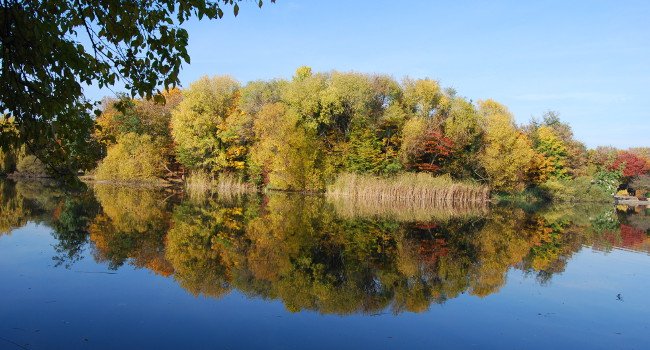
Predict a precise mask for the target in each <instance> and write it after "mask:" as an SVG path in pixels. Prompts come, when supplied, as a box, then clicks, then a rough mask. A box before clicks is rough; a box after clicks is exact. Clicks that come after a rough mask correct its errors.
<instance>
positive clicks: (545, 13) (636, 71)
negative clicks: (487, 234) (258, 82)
mask: <svg viewBox="0 0 650 350" xmlns="http://www.w3.org/2000/svg"><path fill="white" fill-rule="evenodd" d="M255 2H256V1H246V0H245V1H244V3H243V4H242V8H241V11H240V13H239V16H238V17H237V18H234V17H233V16H232V14H231V13H230V12H228V13H227V16H225V18H224V19H222V20H219V21H205V20H204V21H198V20H196V21H192V22H190V23H189V24H188V25H187V29H188V31H189V34H190V44H189V54H190V56H191V61H192V62H191V64H190V65H186V66H184V68H183V70H182V72H181V76H180V78H181V83H182V84H183V85H184V86H187V85H189V83H191V82H192V81H194V80H196V79H197V78H199V77H200V76H202V75H206V74H207V75H215V74H230V75H232V76H234V77H235V78H237V79H239V80H240V81H242V82H246V81H249V80H255V79H267V78H274V77H285V78H288V77H290V76H291V75H292V74H293V72H294V70H295V69H296V68H297V67H298V66H301V65H308V66H311V67H312V68H313V69H314V70H317V71H328V70H341V71H350V70H354V71H360V72H367V73H386V74H390V75H393V76H394V77H395V78H398V79H399V78H402V77H404V76H410V77H413V78H421V77H430V78H434V79H437V80H439V81H440V83H441V84H442V85H443V86H445V87H453V88H455V89H456V90H457V91H458V93H459V94H460V95H463V96H466V97H468V98H471V99H473V100H478V99H485V98H493V99H495V100H497V101H499V102H502V103H504V104H506V105H507V106H508V107H509V108H510V110H511V111H512V112H513V113H514V114H515V116H516V119H517V121H518V122H520V123H523V122H526V121H527V120H529V119H530V118H531V117H532V116H540V115H541V114H542V113H543V112H544V111H546V110H555V111H558V112H559V113H560V115H561V118H562V119H563V120H564V121H567V122H569V123H570V124H571V125H572V126H573V129H574V132H575V134H576V136H577V137H578V138H579V139H580V140H582V141H584V142H585V143H586V144H587V145H588V146H590V147H595V146H596V145H613V146H617V147H621V148H626V147H631V146H650V109H649V108H648V107H649V106H648V101H650V1H647V0H645V1H600V0H590V1H578V0H572V1H541V0H540V1H521V0H520V1H453V2H452V1H447V2H442V1H417V0H414V1H394V0H393V1H380V0H374V1H336V0H330V1H315V0H277V3H276V4H271V3H270V1H268V0H267V1H266V4H265V5H264V7H263V8H262V9H258V8H257V7H256V6H255Z"/></svg>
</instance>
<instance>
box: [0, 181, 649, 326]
mask: <svg viewBox="0 0 650 350" xmlns="http://www.w3.org/2000/svg"><path fill="white" fill-rule="evenodd" d="M0 193H1V195H2V197H1V198H0V237H1V235H4V234H10V233H11V231H12V230H13V229H15V228H18V227H21V226H23V225H25V224H26V223H27V222H28V221H32V222H36V223H42V224H46V225H47V226H49V227H51V228H52V230H53V235H54V236H55V238H56V241H57V244H56V247H55V248H56V252H57V255H56V256H55V257H54V260H55V262H56V264H59V265H63V266H67V267H69V266H72V265H73V264H74V263H75V262H76V261H77V260H79V259H80V258H81V257H83V256H84V254H85V252H86V250H88V249H89V250H90V253H91V254H92V256H93V258H94V259H95V260H96V261H97V262H100V263H105V264H107V265H108V266H109V267H110V268H111V269H118V268H119V267H120V266H122V265H124V264H130V265H133V266H135V267H139V268H145V269H148V270H150V271H153V272H154V273H156V274H159V275H162V276H168V277H169V278H173V279H174V280H176V281H177V283H178V284H179V285H181V286H182V287H183V288H184V289H186V290H187V291H188V292H190V293H192V294H194V295H204V296H209V297H214V298H218V297H221V296H223V295H225V294H226V293H228V292H229V291H231V290H233V289H237V290H239V291H241V292H243V293H245V294H247V295H249V296H252V297H256V298H266V299H275V300H281V301H282V303H283V304H284V305H285V306H286V308H287V309H289V310H292V311H300V310H315V311H318V312H321V313H335V314H352V313H369V314H373V313H378V312H381V311H383V310H386V309H389V310H391V311H392V312H395V313H399V312H402V311H412V312H420V311H424V310H427V309H428V308H429V307H430V305H431V304H433V303H443V302H445V301H446V300H448V299H451V298H455V297H457V296H458V295H460V294H461V293H469V294H472V295H476V296H479V297H483V296H487V295H490V294H492V293H496V292H498V291H499V289H500V288H501V287H502V286H503V285H504V284H505V282H506V275H507V272H508V270H509V269H511V268H516V269H520V270H523V271H524V272H526V273H528V274H531V275H534V276H536V277H537V279H538V280H539V282H540V283H546V282H548V281H549V280H550V279H552V278H553V275H554V274H557V273H560V272H562V271H564V269H565V267H566V265H567V263H568V262H569V260H570V258H571V256H572V255H573V254H574V253H576V252H577V251H579V250H580V249H581V248H582V247H583V246H584V245H588V246H592V247H595V248H596V249H602V250H609V249H612V248H613V247H622V248H626V249H633V250H640V251H645V252H650V239H649V237H648V235H649V234H650V210H648V209H647V208H627V207H619V208H614V207H612V206H598V205H591V206H553V207H547V208H542V209H540V210H534V211H532V210H524V209H521V208H516V207H491V208H461V210H458V211H457V212H454V211H453V210H450V209H449V208H441V211H440V212H436V211H435V210H433V209H431V210H430V211H428V212H427V211H422V210H417V211H415V212H414V213H413V215H412V218H411V219H409V217H408V213H409V211H408V210H403V211H400V210H399V208H397V209H396V208H389V209H387V210H383V209H381V208H371V209H368V208H359V207H354V208H350V207H346V204H345V203H344V202H329V201H328V200H327V199H326V198H323V197H319V196H299V195H289V194H283V193H274V194H269V195H266V196H247V197H224V198H219V197H214V198H209V199H201V200H197V199H189V198H183V197H182V195H177V194H174V193H173V192H169V191H164V190H160V189H145V188H132V187H129V188H125V187H119V186H112V185H101V184H95V185H92V186H90V188H89V189H88V190H87V191H84V192H81V193H76V194H74V195H73V194H66V193H64V192H63V191H61V190H60V189H59V188H57V187H55V186H50V185H48V184H47V183H17V184H16V183H12V182H7V181H5V182H0ZM0 239H1V238H0Z"/></svg>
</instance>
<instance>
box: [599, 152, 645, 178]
mask: <svg viewBox="0 0 650 350" xmlns="http://www.w3.org/2000/svg"><path fill="white" fill-rule="evenodd" d="M621 167H622V169H623V176H626V177H634V176H639V175H643V174H645V173H647V172H648V171H650V164H648V162H647V161H646V160H645V159H643V158H641V157H639V156H637V155H636V154H633V153H630V152H620V153H619V154H618V156H617V157H616V160H615V161H614V164H612V166H611V167H610V169H609V170H618V169H621Z"/></svg>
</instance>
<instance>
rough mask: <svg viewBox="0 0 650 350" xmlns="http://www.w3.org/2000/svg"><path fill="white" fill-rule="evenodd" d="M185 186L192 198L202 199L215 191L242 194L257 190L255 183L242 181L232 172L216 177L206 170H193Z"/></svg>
mask: <svg viewBox="0 0 650 350" xmlns="http://www.w3.org/2000/svg"><path fill="white" fill-rule="evenodd" d="M185 188H186V190H187V193H188V195H189V196H190V197H191V198H196V199H201V198H205V197H208V196H210V195H212V194H214V193H218V194H219V195H223V196H229V195H240V194H244V193H251V192H255V191H256V188H255V186H254V185H252V184H250V183H247V182H244V181H242V179H241V178H239V177H237V176H235V175H232V174H224V173H222V174H220V175H219V176H217V177H215V176H214V175H213V174H211V173H208V172H206V171H193V172H191V173H190V175H189V176H188V177H187V179H186V180H185Z"/></svg>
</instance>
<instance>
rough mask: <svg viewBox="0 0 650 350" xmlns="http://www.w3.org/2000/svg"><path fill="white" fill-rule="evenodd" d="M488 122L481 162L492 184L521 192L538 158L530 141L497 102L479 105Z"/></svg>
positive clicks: (498, 187)
mask: <svg viewBox="0 0 650 350" xmlns="http://www.w3.org/2000/svg"><path fill="white" fill-rule="evenodd" d="M479 111H480V112H481V114H482V115H483V117H484V118H485V126H484V133H485V136H484V142H485V145H484V148H483V150H482V152H481V155H480V162H481V165H482V166H483V168H484V169H485V172H486V174H487V176H488V178H489V182H490V184H491V185H492V186H493V187H494V188H496V189H498V190H505V191H512V190H521V189H523V187H524V185H525V179H526V174H527V172H528V169H529V166H530V162H531V159H532V158H533V156H534V152H533V149H532V145H531V142H530V140H529V139H528V138H527V137H526V135H525V134H524V133H522V132H521V131H520V130H517V127H516V126H515V124H514V121H513V117H512V115H511V114H510V112H509V111H508V109H507V108H506V107H505V106H503V105H501V104H499V103H498V102H495V101H493V100H486V101H479Z"/></svg>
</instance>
